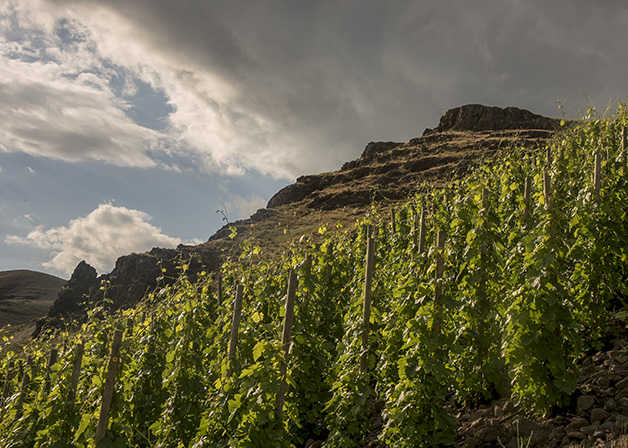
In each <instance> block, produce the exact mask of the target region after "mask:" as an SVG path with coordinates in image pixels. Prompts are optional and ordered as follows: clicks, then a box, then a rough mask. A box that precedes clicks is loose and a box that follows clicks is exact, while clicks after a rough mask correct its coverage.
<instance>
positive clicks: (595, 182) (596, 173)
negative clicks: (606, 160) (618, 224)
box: [593, 153, 602, 201]
mask: <svg viewBox="0 0 628 448" xmlns="http://www.w3.org/2000/svg"><path fill="white" fill-rule="evenodd" d="M601 171H602V161H601V157H600V153H597V154H595V169H594V171H593V187H594V189H595V200H596V201H599V200H600V176H601Z"/></svg>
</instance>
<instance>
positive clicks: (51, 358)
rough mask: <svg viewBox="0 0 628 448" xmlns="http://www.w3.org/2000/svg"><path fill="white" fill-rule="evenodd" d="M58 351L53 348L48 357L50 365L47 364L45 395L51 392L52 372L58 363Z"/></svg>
mask: <svg viewBox="0 0 628 448" xmlns="http://www.w3.org/2000/svg"><path fill="white" fill-rule="evenodd" d="M57 355H58V352H57V349H56V348H53V349H51V350H50V354H49V355H48V363H47V364H46V376H45V379H44V387H43V391H44V394H47V393H48V391H49V390H50V371H51V370H52V366H53V365H54V364H55V363H56V362H57Z"/></svg>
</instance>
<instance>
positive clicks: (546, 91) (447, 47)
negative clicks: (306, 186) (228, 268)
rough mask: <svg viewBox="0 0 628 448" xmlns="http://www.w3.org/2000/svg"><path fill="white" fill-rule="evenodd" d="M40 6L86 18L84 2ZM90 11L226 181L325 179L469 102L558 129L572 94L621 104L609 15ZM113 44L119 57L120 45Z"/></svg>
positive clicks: (453, 10) (455, 10)
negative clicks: (106, 23) (555, 121)
mask: <svg viewBox="0 0 628 448" xmlns="http://www.w3.org/2000/svg"><path fill="white" fill-rule="evenodd" d="M48 3H49V4H52V5H54V6H55V7H57V8H59V7H61V6H63V7H65V8H67V9H68V10H70V11H71V10H73V9H76V10H77V11H79V10H80V12H77V17H78V18H79V20H81V17H83V18H85V17H87V16H88V15H89V14H90V13H91V12H90V11H91V10H90V8H89V7H86V5H89V2H86V1H81V2H77V1H71V0H48ZM91 4H92V5H93V8H92V9H93V10H97V9H99V8H105V9H107V10H108V11H109V12H112V13H114V14H115V15H117V16H118V17H119V18H120V21H124V22H126V23H129V24H130V27H131V29H132V33H131V32H128V31H126V32H127V33H130V34H128V36H131V37H132V39H133V40H134V41H135V42H139V43H141V45H142V49H143V50H142V51H143V52H144V53H140V57H136V58H135V59H136V60H137V63H138V64H141V63H142V62H143V60H144V59H145V60H146V63H147V64H151V60H152V58H155V57H157V56H156V55H158V56H159V57H160V58H161V59H160V61H161V62H160V64H161V65H160V66H159V67H157V66H156V65H155V67H157V68H155V72H156V74H155V75H154V77H155V79H159V80H161V82H163V85H157V86H156V87H159V88H163V89H164V91H165V94H166V96H169V98H170V100H169V104H170V106H172V108H173V110H174V111H175V112H174V113H173V114H172V116H171V122H172V128H173V129H178V130H179V131H180V133H181V135H182V136H183V137H184V138H185V139H186V141H187V143H188V144H189V146H190V147H191V148H192V149H194V148H195V149H197V150H200V151H201V152H205V153H207V154H208V159H207V160H208V163H210V164H214V165H215V166H217V167H220V166H222V167H225V166H227V167H230V168H229V169H233V170H235V171H238V170H241V171H242V172H243V171H244V170H247V169H251V168H253V169H257V170H260V171H261V172H266V173H273V174H275V175H279V176H287V177H290V176H297V175H299V174H302V173H303V172H314V171H321V170H329V169H335V168H337V167H338V166H339V165H340V164H341V163H342V162H343V161H345V160H347V159H350V158H354V157H356V156H357V155H359V153H360V151H361V148H362V147H363V146H364V144H365V143H367V142H368V141H369V140H386V139H396V140H405V139H409V138H411V137H413V136H416V135H419V134H420V133H421V132H422V131H423V129H424V128H425V127H426V126H434V125H436V124H437V122H438V117H439V116H440V115H441V114H442V113H444V112H445V110H446V109H448V108H450V107H454V106H458V105H461V104H464V103H469V102H478V103H487V104H496V105H503V106H505V105H514V106H521V107H526V108H529V109H531V110H533V111H535V112H539V113H544V114H551V115H557V114H558V113H559V112H558V109H557V105H556V104H555V101H556V100H561V101H563V102H564V101H567V106H568V107H567V110H568V112H569V111H572V110H573V109H574V108H575V107H576V106H581V105H582V104H583V103H585V102H586V100H585V98H584V97H583V96H582V94H585V95H587V96H588V98H590V100H591V102H592V103H593V105H596V106H598V107H601V108H604V107H605V106H606V103H607V102H608V101H609V100H610V99H618V98H623V97H624V96H625V92H626V81H625V77H624V76H622V74H623V73H626V63H625V62H624V60H623V57H622V56H623V48H626V44H627V43H628V42H627V40H628V39H627V38H626V37H624V35H625V33H624V32H623V30H624V29H625V27H626V25H627V24H628V6H626V5H625V3H624V2H622V1H618V0H616V1H606V2H601V3H600V2H598V3H592V2H585V1H581V0H577V1H572V0H569V1H567V0H562V1H560V0H559V1H553V2H544V1H538V0H537V1H531V0H526V1H523V0H521V1H517V0H478V1H466V0H465V1H462V0H457V1H436V0H431V1H420V2H417V1H395V2H384V1H363V0H359V1H358V0H345V1H336V0H334V1H332V0H326V1H315V2H293V1H229V2H223V1H205V0H203V1H201V0H185V1H178V2H172V1H167V0H157V1H155V0H99V1H98V2H96V1H93V2H91ZM87 22H89V21H87ZM89 23H91V24H92V25H93V24H96V23H97V20H96V19H94V18H92V21H91V22H89ZM87 26H88V27H89V26H90V25H87ZM103 29H106V27H102V29H101V32H102V30H103ZM111 29H112V31H111V32H112V33H115V32H116V30H117V28H116V27H115V26H112V28H111ZM128 36H126V37H125V38H128ZM109 39H114V37H111V36H110V37H109ZM127 43H128V41H127ZM115 45H117V46H118V47H117V50H115V51H118V54H119V55H123V54H124V52H125V51H126V50H127V49H126V47H125V42H124V39H123V37H121V38H120V40H119V41H118V42H117V43H116V44H115ZM115 45H114V44H111V43H110V45H109V47H112V46H113V47H115ZM103 47H105V46H104V45H103ZM111 51H113V50H111ZM112 54H115V53H109V54H108V55H107V57H114V56H112ZM142 55H143V56H142ZM120 57H122V56H120ZM164 61H165V62H164ZM120 64H121V65H124V63H123V62H120ZM168 77H170V78H168ZM166 79H171V80H172V81H171V83H170V84H168V82H167V81H165V80H166ZM221 86H222V87H221ZM182 92H183V93H182ZM220 92H228V93H224V95H221V93H220ZM177 95H178V96H177ZM203 110H204V111H205V112H203ZM203 113H206V115H203ZM204 145H205V146H204Z"/></svg>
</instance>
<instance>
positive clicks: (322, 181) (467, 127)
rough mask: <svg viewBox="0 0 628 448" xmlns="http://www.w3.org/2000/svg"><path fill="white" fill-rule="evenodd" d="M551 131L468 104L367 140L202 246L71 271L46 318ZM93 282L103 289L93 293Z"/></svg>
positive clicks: (295, 232)
mask: <svg viewBox="0 0 628 448" xmlns="http://www.w3.org/2000/svg"><path fill="white" fill-rule="evenodd" d="M558 128H560V120H558V119H554V118H547V117H543V116H540V115H536V114H533V113H531V112H529V111H526V110H522V109H518V108H514V107H508V108H500V107H491V106H483V105H477V104H475V105H466V106H461V107H458V108H455V109H451V110H449V111H448V112H447V113H445V115H444V116H443V117H442V118H441V120H440V123H439V125H438V127H437V128H435V129H426V130H425V131H424V133H423V136H421V137H417V138H414V139H412V140H410V141H408V142H405V143H398V142H371V143H369V144H368V145H367V146H366V148H365V149H364V151H363V153H362V155H361V156H360V158H358V159H356V160H353V161H350V162H347V163H345V164H344V165H343V166H342V168H341V169H340V170H339V171H335V172H330V173H322V174H316V175H307V176H301V177H299V178H298V179H297V181H296V183H294V184H292V185H288V186H287V187H285V188H283V189H282V190H280V191H279V192H277V194H275V195H274V196H273V197H272V198H271V199H270V201H269V202H268V205H267V208H265V209H260V210H258V211H257V212H256V213H255V214H254V215H253V216H251V217H250V218H248V219H244V220H240V221H236V222H234V223H229V224H227V225H225V226H224V227H223V228H222V229H220V230H219V231H218V232H216V234H215V235H213V236H212V237H211V238H209V240H208V241H207V242H206V243H204V244H201V245H198V246H184V245H181V246H179V247H177V248H176V249H159V248H155V249H153V250H151V251H150V252H147V253H143V254H131V255H127V256H124V257H121V258H119V259H118V261H117V263H116V266H115V268H114V269H113V271H112V272H111V273H109V274H105V275H102V276H100V277H99V278H95V277H94V276H92V275H91V274H87V273H86V272H87V271H86V270H85V269H83V267H82V266H79V267H80V269H78V270H77V271H76V272H75V273H74V275H73V276H72V278H73V279H75V283H76V284H81V285H83V286H82V287H81V289H79V290H74V289H73V288H72V287H70V288H68V289H67V290H65V291H64V292H63V294H62V295H61V296H60V297H59V300H58V301H59V302H60V303H58V304H56V305H55V307H53V309H52V310H51V314H50V315H49V316H48V317H49V320H54V319H57V318H59V317H60V316H62V315H64V314H73V313H76V312H79V311H80V309H81V307H80V306H79V305H78V304H79V303H80V302H83V301H84V296H85V294H88V295H90V297H91V298H92V301H96V302H98V301H99V300H101V299H102V296H103V294H104V293H106V294H107V297H108V298H109V299H111V300H112V305H113V307H114V308H119V307H122V306H126V305H129V304H133V303H135V302H136V301H137V300H139V299H141V298H142V297H143V296H144V295H145V293H146V292H147V291H150V290H153V289H154V288H155V287H156V286H157V285H158V283H159V281H167V279H168V278H176V277H177V276H178V273H177V268H176V266H177V265H178V264H179V262H186V263H188V264H189V265H190V270H189V272H190V274H191V276H192V278H193V279H194V276H195V274H196V273H198V272H200V271H201V270H206V271H208V272H215V271H216V270H217V269H218V268H219V267H220V265H221V264H222V262H223V261H224V260H225V259H226V258H227V257H229V256H233V255H236V254H237V253H238V251H239V249H240V244H241V243H242V242H243V241H245V240H247V241H250V242H251V243H252V244H255V245H258V246H259V247H260V248H261V250H262V251H263V252H264V253H266V254H267V255H268V256H270V257H273V256H276V255H278V254H280V253H281V252H282V250H283V248H285V247H286V245H287V244H288V243H289V242H290V241H291V240H293V239H298V238H300V237H301V236H302V235H307V236H310V237H316V235H317V229H318V228H319V227H320V226H321V225H333V226H338V225H340V226H343V227H345V228H349V227H350V226H352V225H353V224H354V222H355V220H356V218H357V217H359V216H361V215H363V214H364V213H365V212H366V211H367V210H368V209H369V208H370V207H371V204H373V203H375V204H377V206H378V207H379V208H380V209H382V210H387V209H391V208H393V207H394V206H395V203H396V202H397V201H400V200H404V199H406V198H407V197H408V196H409V195H411V194H412V193H413V192H415V191H417V190H420V189H421V186H422V185H425V184H427V183H429V184H432V185H437V186H444V185H446V184H447V183H448V182H450V181H451V180H452V179H454V178H456V177H459V176H462V175H464V174H465V173H466V172H467V171H468V169H469V168H470V167H472V166H474V165H477V164H479V163H481V161H482V160H483V159H485V158H487V157H493V156H494V155H495V154H497V153H499V152H500V151H508V150H509V149H510V148H512V147H513V146H515V145H516V146H517V147H522V146H523V147H529V148H535V147H539V146H541V145H542V144H544V143H545V142H546V141H547V140H548V139H550V138H552V136H553V135H554V130H556V129H558ZM234 235H235V237H233V236H234ZM164 269H165V272H164V271H163V270H164ZM85 275H87V276H88V277H89V278H87V277H82V276H85ZM164 279H166V280H164ZM101 284H102V285H106V289H100V286H101ZM42 324H43V322H42Z"/></svg>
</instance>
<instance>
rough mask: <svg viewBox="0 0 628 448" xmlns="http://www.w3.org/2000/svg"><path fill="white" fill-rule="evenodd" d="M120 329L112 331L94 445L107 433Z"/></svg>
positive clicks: (117, 362) (117, 359) (118, 361)
mask: <svg viewBox="0 0 628 448" xmlns="http://www.w3.org/2000/svg"><path fill="white" fill-rule="evenodd" d="M122 334H123V332H122V330H116V331H115V332H114V333H113V341H112V342H111V353H110V354H109V368H108V370H107V376H106V378H105V388H104V390H103V394H102V404H101V406H100V415H99V417H98V426H96V434H95V435H94V441H95V442H96V445H98V443H99V442H100V441H101V440H102V439H103V438H104V437H105V435H106V434H107V426H108V425H109V412H110V411H111V401H112V399H113V392H114V388H115V381H116V374H117V373H118V365H119V364H120V346H121V345H122Z"/></svg>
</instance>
